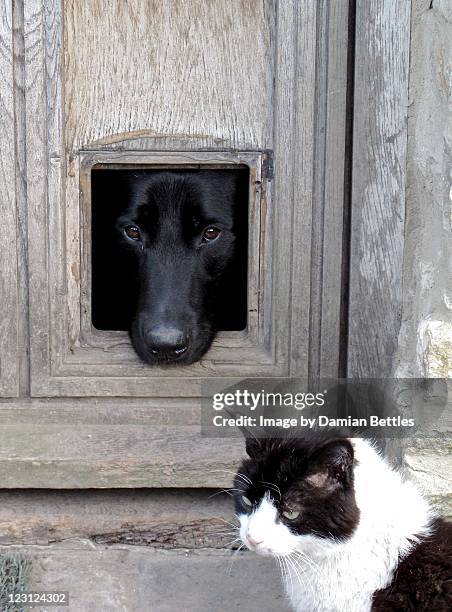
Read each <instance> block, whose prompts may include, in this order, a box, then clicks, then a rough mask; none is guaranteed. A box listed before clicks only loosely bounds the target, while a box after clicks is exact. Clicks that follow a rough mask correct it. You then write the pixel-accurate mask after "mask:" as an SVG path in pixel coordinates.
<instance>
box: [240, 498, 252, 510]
mask: <svg viewBox="0 0 452 612" xmlns="http://www.w3.org/2000/svg"><path fill="white" fill-rule="evenodd" d="M242 502H243V503H244V504H245V506H249V507H250V508H251V506H252V505H253V502H252V501H250V500H249V499H248V498H247V497H245V495H242Z"/></svg>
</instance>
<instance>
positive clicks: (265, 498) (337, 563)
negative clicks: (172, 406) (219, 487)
mask: <svg viewBox="0 0 452 612" xmlns="http://www.w3.org/2000/svg"><path fill="white" fill-rule="evenodd" d="M247 453H248V455H249V459H245V460H244V461H243V463H242V465H241V467H240V469H239V472H238V473H237V475H236V478H235V482H234V487H235V490H236V497H235V499H236V514H237V517H238V519H239V521H240V537H241V539H242V541H243V543H244V544H245V545H246V546H247V547H248V548H249V549H250V550H253V551H255V552H257V553H259V554H262V555H271V556H273V557H275V558H276V560H277V561H278V564H279V566H280V569H281V571H282V573H283V576H284V582H285V589H286V593H287V595H288V597H289V599H290V601H291V604H292V607H293V609H294V610H296V612H313V611H317V612H366V611H369V610H372V611H383V610H385V611H386V610H399V611H404V612H405V611H411V610H413V611H416V612H417V611H427V610H428V611H429V612H442V611H446V610H448V611H450V610H452V551H451V544H452V525H451V524H449V523H446V522H445V521H443V520H441V519H437V518H436V517H435V516H434V514H433V512H432V511H431V509H430V507H429V505H428V503H427V502H426V501H425V499H424V498H423V497H422V495H421V494H420V492H419V491H418V490H417V488H416V487H415V486H414V485H413V484H412V483H410V482H408V481H406V480H405V479H404V478H403V477H402V476H401V474H400V473H399V472H397V471H395V470H393V469H392V468H391V467H390V466H389V464H388V463H387V462H386V461H385V460H384V459H383V458H382V457H381V456H380V454H379V453H378V452H377V451H376V450H375V448H374V447H373V446H372V444H371V443H370V442H369V441H367V440H364V439H360V438H353V439H347V438H338V439H333V440H325V439H323V440H320V439H311V440H303V439H292V440H288V439H276V438H275V439H262V440H255V439H250V438H249V439H248V440H247Z"/></svg>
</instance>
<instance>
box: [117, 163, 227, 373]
mask: <svg viewBox="0 0 452 612" xmlns="http://www.w3.org/2000/svg"><path fill="white" fill-rule="evenodd" d="M236 183H237V179H236V176H235V173H233V172H229V171H228V170H223V171H221V170H220V171H219V170H215V171H207V172H203V173H202V174H197V173H189V172H179V173H177V174H175V173H170V172H163V171H162V172H157V173H153V174H152V175H147V176H146V175H142V176H139V177H138V178H136V179H135V180H134V183H133V189H132V197H131V201H130V205H129V206H128V208H127V210H126V212H125V213H124V214H123V215H122V216H121V217H120V218H119V220H118V223H117V228H118V230H119V232H120V235H121V237H122V240H123V241H124V243H125V244H127V245H128V247H129V248H131V249H132V251H133V252H134V254H135V256H136V260H137V263H138V271H139V283H140V290H139V299H138V309H137V313H136V316H135V318H134V321H133V323H132V326H131V330H130V335H131V340H132V344H133V346H134V348H135V350H136V352H137V354H138V355H139V357H140V358H141V359H142V360H143V361H145V362H146V363H148V364H162V363H166V364H169V363H178V364H191V363H193V362H195V361H197V360H199V359H200V358H201V357H202V356H203V355H204V353H205V352H206V351H207V350H208V349H209V347H210V345H211V343H212V340H213V338H214V336H215V332H216V328H217V327H216V320H215V311H216V299H217V297H218V284H219V283H220V281H221V278H222V276H223V275H224V273H225V271H226V270H227V267H228V265H229V264H230V262H231V261H232V260H233V257H234V252H235V241H236V228H235V214H234V204H235V199H236V188H237V185H236Z"/></svg>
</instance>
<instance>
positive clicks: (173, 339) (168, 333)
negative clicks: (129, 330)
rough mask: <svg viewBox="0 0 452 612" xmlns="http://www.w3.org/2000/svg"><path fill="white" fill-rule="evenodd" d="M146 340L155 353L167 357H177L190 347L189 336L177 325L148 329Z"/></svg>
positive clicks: (157, 355)
mask: <svg viewBox="0 0 452 612" xmlns="http://www.w3.org/2000/svg"><path fill="white" fill-rule="evenodd" d="M145 340H146V344H147V345H148V347H149V350H150V351H151V353H152V354H153V355H155V356H156V357H162V358H166V359H168V358H169V359H176V358H177V357H179V355H182V354H183V353H185V351H186V350H187V348H188V346H187V345H188V340H187V337H186V336H185V334H184V333H183V332H182V331H181V330H180V329H177V328H176V327H163V326H159V327H155V328H151V329H148V330H147V332H146V334H145Z"/></svg>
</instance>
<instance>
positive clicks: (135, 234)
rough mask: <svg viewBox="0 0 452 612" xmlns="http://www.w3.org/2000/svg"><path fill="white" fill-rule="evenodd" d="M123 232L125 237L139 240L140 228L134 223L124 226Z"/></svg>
mask: <svg viewBox="0 0 452 612" xmlns="http://www.w3.org/2000/svg"><path fill="white" fill-rule="evenodd" d="M124 234H125V235H126V236H127V238H130V240H140V238H141V232H140V228H139V227H137V226H136V225H127V226H126V227H125V228H124Z"/></svg>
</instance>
